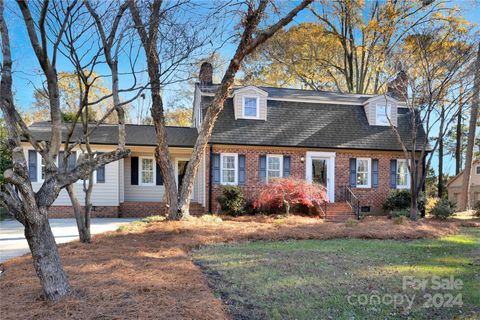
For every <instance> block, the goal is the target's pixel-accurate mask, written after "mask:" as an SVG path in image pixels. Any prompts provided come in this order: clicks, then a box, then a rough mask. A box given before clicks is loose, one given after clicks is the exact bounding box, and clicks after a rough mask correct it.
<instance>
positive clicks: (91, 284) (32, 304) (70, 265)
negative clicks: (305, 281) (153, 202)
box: [0, 216, 459, 320]
mask: <svg viewBox="0 0 480 320" xmlns="http://www.w3.org/2000/svg"><path fill="white" fill-rule="evenodd" d="M221 219H222V221H220V220H219V219H211V218H201V219H198V218H194V219H190V220H189V221H182V222H171V221H158V222H151V223H148V224H145V225H143V226H142V227H141V228H134V229H133V230H130V229H128V228H127V230H124V231H117V232H111V233H107V234H104V235H98V236H95V237H94V238H93V243H92V244H81V243H78V242H73V243H67V244H64V245H60V254H61V257H62V262H63V265H64V267H65V270H66V272H67V275H68V277H69V279H70V282H71V283H72V285H73V287H74V288H75V292H74V294H73V295H72V296H71V297H69V298H68V299H66V300H64V301H61V302H59V303H56V304H53V305H52V304H48V303H46V302H44V301H42V299H41V297H40V296H39V293H40V285H39V283H38V279H37V277H36V276H35V273H34V270H33V266H32V262H31V258H30V256H24V257H19V258H16V259H12V260H9V261H7V262H6V263H5V270H6V271H5V273H4V274H3V275H2V276H1V278H0V299H1V306H0V314H1V316H2V320H3V319H33V318H35V319H132V318H139V319H227V318H228V315H227V313H226V311H225V309H224V306H223V304H222V303H221V301H220V300H218V299H216V298H215V296H214V294H213V293H212V291H211V290H210V289H209V287H208V285H207V283H206V280H205V278H204V276H203V275H202V273H201V271H200V270H199V268H198V267H196V266H195V265H194V264H193V263H192V261H191V259H190V257H189V255H188V253H189V251H190V250H191V249H192V248H197V247H199V246H201V245H205V244H210V243H217V242H231V241H244V240H284V239H333V238H365V239H419V238H435V237H439V236H445V235H448V234H454V233H456V232H457V231H458V229H459V227H458V224H457V223H455V222H439V221H422V222H418V223H414V222H410V221H407V222H406V223H405V224H402V225H394V224H393V222H392V221H391V220H388V219H382V218H377V219H373V218H372V219H366V220H365V221H361V222H359V223H358V225H357V226H355V227H354V228H351V227H347V226H345V224H332V223H323V222H322V221H320V220H318V219H315V218H308V217H298V216H291V217H288V218H286V219H285V220H284V221H283V223H281V224H279V223H273V221H274V220H275V219H274V218H272V217H263V216H260V217H239V218H227V217H221Z"/></svg>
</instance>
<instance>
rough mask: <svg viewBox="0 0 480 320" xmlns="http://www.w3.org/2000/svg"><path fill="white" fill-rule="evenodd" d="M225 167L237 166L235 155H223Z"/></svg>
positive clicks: (232, 167)
mask: <svg viewBox="0 0 480 320" xmlns="http://www.w3.org/2000/svg"><path fill="white" fill-rule="evenodd" d="M223 167H224V168H225V169H234V168H235V157H234V156H224V157H223Z"/></svg>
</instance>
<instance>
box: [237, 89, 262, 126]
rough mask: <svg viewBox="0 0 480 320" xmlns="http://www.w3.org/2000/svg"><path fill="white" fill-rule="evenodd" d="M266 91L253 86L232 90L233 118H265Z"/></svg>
mask: <svg viewBox="0 0 480 320" xmlns="http://www.w3.org/2000/svg"><path fill="white" fill-rule="evenodd" d="M267 97H268V93H267V92H266V91H263V90H262V89H259V88H257V87H255V86H247V87H243V88H240V89H236V90H235V91H234V92H233V109H234V112H235V119H254V120H267Z"/></svg>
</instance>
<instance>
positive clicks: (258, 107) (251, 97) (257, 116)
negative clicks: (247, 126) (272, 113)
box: [242, 96, 260, 119]
mask: <svg viewBox="0 0 480 320" xmlns="http://www.w3.org/2000/svg"><path fill="white" fill-rule="evenodd" d="M246 98H249V99H256V101H257V114H256V115H255V116H254V117H252V116H246V115H245V99H246ZM242 118H244V119H260V97H254V96H244V97H242Z"/></svg>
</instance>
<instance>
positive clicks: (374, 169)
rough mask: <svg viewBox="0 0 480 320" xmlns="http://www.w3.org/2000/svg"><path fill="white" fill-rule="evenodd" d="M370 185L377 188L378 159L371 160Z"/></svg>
mask: <svg viewBox="0 0 480 320" xmlns="http://www.w3.org/2000/svg"><path fill="white" fill-rule="evenodd" d="M372 186H373V187H374V188H378V159H373V160H372Z"/></svg>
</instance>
